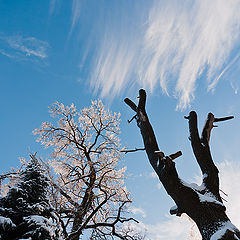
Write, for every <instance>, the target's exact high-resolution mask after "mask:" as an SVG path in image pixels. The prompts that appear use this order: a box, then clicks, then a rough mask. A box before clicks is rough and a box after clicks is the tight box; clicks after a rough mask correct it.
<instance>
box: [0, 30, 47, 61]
mask: <svg viewBox="0 0 240 240" xmlns="http://www.w3.org/2000/svg"><path fill="white" fill-rule="evenodd" d="M49 48H50V46H49V44H48V43H47V42H46V41H42V40H39V39H37V38H34V37H23V36H20V35H13V36H6V35H4V34H3V33H0V53H1V54H2V55H4V56H6V57H9V58H13V59H16V60H20V61H28V60H30V61H34V60H41V61H44V60H45V59H47V57H48V50H49Z"/></svg>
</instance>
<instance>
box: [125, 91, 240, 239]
mask: <svg viewBox="0 0 240 240" xmlns="http://www.w3.org/2000/svg"><path fill="white" fill-rule="evenodd" d="M124 101H125V103H126V104H127V105H129V106H130V107H131V108H132V109H133V110H134V111H135V112H136V115H135V118H136V120H137V125H138V127H139V128H140V131H141V135H142V138H143V142H144V146H145V150H146V153H147V156H148V159H149V161H150V164H151V165H152V167H153V169H154V170H155V172H156V173H157V175H158V177H159V179H160V181H161V182H162V184H163V186H164V188H165V190H166V191H167V193H168V194H169V195H170V196H171V197H172V199H173V200H174V201H175V203H176V205H177V206H176V208H173V209H171V210H170V213H171V214H176V215H177V216H180V215H181V214H182V213H186V214H187V215H188V216H189V217H190V218H191V219H193V220H194V221H195V223H196V224H197V226H198V228H199V231H200V233H201V235H202V239H203V240H209V239H211V240H213V239H224V240H228V239H229V240H231V239H240V232H239V230H238V229H237V228H236V227H235V226H234V225H232V224H231V222H230V220H229V218H228V217H227V215H226V212H225V211H226V208H225V206H224V205H223V202H222V199H221V197H220V194H219V177H218V169H217V167H216V166H215V164H214V162H213V160H212V156H211V152H210V148H209V138H210V133H211V129H212V127H214V125H213V123H214V122H219V121H224V120H228V119H231V118H233V117H227V118H215V117H214V115H213V114H212V113H209V114H208V117H207V121H206V123H205V126H204V128H203V131H202V136H201V138H200V137H199V133H198V128H197V114H196V113H195V112H193V111H192V112H190V114H189V116H188V117H185V118H186V119H188V121H189V131H190V141H191V144H192V148H193V152H194V155H195V157H196V160H197V162H198V164H199V166H200V168H201V171H202V174H203V184H202V186H201V187H199V188H196V187H193V186H191V185H190V184H187V183H184V181H182V180H181V179H180V178H179V176H178V173H177V170H176V168H175V163H174V161H173V160H174V159H175V158H177V157H178V156H180V155H181V152H177V153H176V154H172V155H170V156H165V155H164V153H163V152H160V151H159V147H158V144H157V141H156V137H155V134H154V131H153V128H152V126H151V124H150V122H149V119H148V116H147V113H146V111H145V104H146V92H145V91H144V90H143V89H141V90H140V91H139V104H138V106H136V105H135V103H133V102H132V101H131V100H130V99H128V98H126V99H125V100H124Z"/></svg>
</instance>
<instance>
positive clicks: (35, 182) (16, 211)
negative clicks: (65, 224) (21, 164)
mask: <svg viewBox="0 0 240 240" xmlns="http://www.w3.org/2000/svg"><path fill="white" fill-rule="evenodd" d="M48 186H49V184H48V179H47V177H46V175H45V174H44V172H43V170H42V168H41V166H40V164H39V163H38V161H37V159H36V157H35V155H31V159H30V161H29V162H27V165H26V166H25V168H24V169H23V170H22V171H21V172H20V178H19V182H18V183H17V184H16V185H15V186H13V187H10V189H9V191H8V193H7V195H6V196H5V197H2V198H0V239H12V240H14V239H16V240H17V239H32V240H39V239H40V240H45V239H49V240H54V239H56V240H57V239H61V236H60V233H61V232H60V231H59V229H60V228H58V227H57V226H56V224H54V223H53V219H54V213H53V208H52V207H51V205H50V203H49V200H48V198H47V188H48ZM55 219H56V217H55Z"/></svg>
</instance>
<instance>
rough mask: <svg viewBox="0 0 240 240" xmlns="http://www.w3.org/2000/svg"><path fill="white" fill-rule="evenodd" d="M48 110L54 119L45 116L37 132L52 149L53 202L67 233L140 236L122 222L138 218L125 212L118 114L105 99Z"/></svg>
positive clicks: (127, 200) (75, 236)
mask: <svg viewBox="0 0 240 240" xmlns="http://www.w3.org/2000/svg"><path fill="white" fill-rule="evenodd" d="M50 112H51V114H52V116H53V117H54V119H56V121H53V123H50V122H44V123H43V124H42V126H41V128H40V129H36V130H35V131H34V133H35V134H37V135H38V141H40V142H41V143H42V144H43V145H45V146H46V147H48V148H50V149H51V150H52V154H51V158H50V160H49V162H48V166H49V167H48V169H49V176H51V177H50V178H51V184H52V204H53V205H54V207H55V209H57V212H58V213H59V219H60V220H61V223H62V228H63V229H64V233H65V238H66V239H71V240H78V239H79V238H80V236H87V238H88V239H114V238H120V239H136V238H138V239H139V236H138V237H134V236H133V234H132V233H133V232H132V231H125V229H126V228H124V227H121V226H122V225H125V224H126V222H129V221H130V220H133V221H135V220H134V219H133V218H131V217H126V215H125V217H123V213H124V212H125V213H126V211H127V208H128V205H129V204H130V203H131V199H130V197H129V192H128V190H127V189H126V187H125V185H124V179H125V168H124V167H121V166H120V161H121V152H120V143H119V132H120V130H119V117H120V115H119V114H116V113H111V112H110V111H108V110H106V109H105V107H104V105H103V104H102V102H101V101H93V102H92V105H91V106H90V107H89V108H84V109H82V110H81V111H77V110H76V107H75V106H74V105H73V104H72V105H71V106H64V105H63V104H61V103H58V102H57V103H55V104H54V105H52V106H51V107H50ZM51 169H52V170H51ZM127 216H128V215H127Z"/></svg>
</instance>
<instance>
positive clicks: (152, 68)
mask: <svg viewBox="0 0 240 240" xmlns="http://www.w3.org/2000/svg"><path fill="white" fill-rule="evenodd" d="M74 2H75V1H74ZM144 7H145V6H144V4H143V5H142V8H141V10H142V11H141V14H142V15H144V17H139V14H140V13H139V12H134V11H131V12H127V11H126V14H132V15H134V16H133V17H132V18H133V19H134V18H135V17H136V19H135V20H136V21H137V23H138V24H135V25H134V24H131V21H125V20H124V18H125V16H124V15H122V16H121V17H120V18H119V22H120V23H121V24H122V25H124V28H123V29H124V31H121V29H120V30H119V26H118V25H111V27H108V28H105V29H103V33H102V37H101V39H100V47H99V50H98V53H97V54H96V58H95V61H94V64H93V66H92V70H93V73H92V76H91V85H92V87H94V88H95V89H97V90H100V92H101V94H102V96H107V95H111V96H114V95H115V94H119V93H120V92H121V91H123V90H126V89H129V87H133V86H134V87H136V86H137V87H139V86H141V87H145V88H146V89H148V90H150V91H151V92H153V91H155V89H157V88H158V86H159V85H160V87H161V89H162V90H163V92H165V93H166V94H169V95H173V96H175V97H176V98H177V99H178V108H186V107H187V106H188V105H189V103H190V102H191V101H192V100H193V99H194V95H195V90H196V87H197V85H201V84H202V83H200V82H199V83H198V81H200V77H201V76H202V74H203V73H205V74H207V82H206V83H204V85H207V86H208V87H207V88H206V90H207V89H208V90H210V89H212V90H213V89H214V88H215V87H216V85H217V83H218V81H219V79H220V78H221V74H223V73H224V72H225V71H224V69H225V70H228V68H229V67H231V65H232V64H231V61H233V62H234V59H235V58H236V56H237V54H238V53H234V51H233V50H234V49H235V47H236V46H239V45H240V41H239V40H240V31H239V28H240V14H239V12H240V1H239V0H229V1H223V0H213V1H211V2H209V1H207V0H201V1H200V0H195V1H188V0H185V1H181V2H180V1H177V0H170V1H165V0H164V1H153V2H152V7H151V8H150V9H148V8H144ZM133 9H134V8H133ZM78 16H79V15H78V11H76V10H75V11H73V17H72V19H73V20H72V26H75V24H76V21H77V19H78ZM111 17H114V16H111ZM111 20H112V19H108V18H106V21H111ZM113 22H114V21H113ZM118 24H119V23H118ZM116 29H117V30H119V31H117V30H116Z"/></svg>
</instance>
